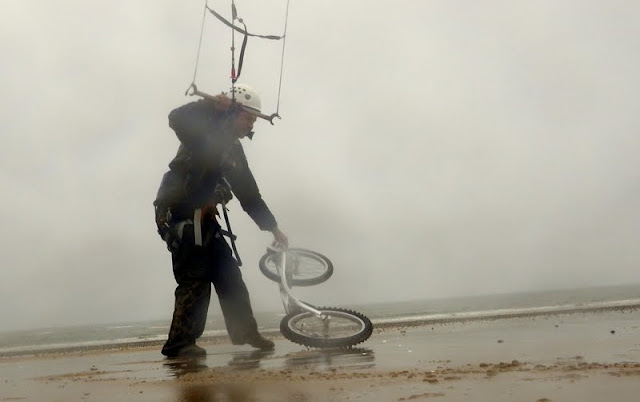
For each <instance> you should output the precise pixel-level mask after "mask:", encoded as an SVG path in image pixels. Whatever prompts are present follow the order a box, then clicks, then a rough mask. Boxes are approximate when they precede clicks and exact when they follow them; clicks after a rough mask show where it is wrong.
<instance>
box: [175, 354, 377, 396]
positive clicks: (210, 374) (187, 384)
mask: <svg viewBox="0 0 640 402" xmlns="http://www.w3.org/2000/svg"><path fill="white" fill-rule="evenodd" d="M374 365H375V355H374V353H373V350H371V349H366V348H351V349H312V350H301V351H298V352H293V353H288V354H286V355H276V354H275V352H274V351H272V350H270V351H261V350H255V351H250V352H236V353H233V354H232V358H231V360H229V362H228V363H227V366H226V367H224V366H222V367H221V366H218V367H209V366H207V364H206V357H200V358H183V359H168V360H166V361H165V363H164V366H165V367H166V368H167V370H168V372H169V374H170V375H171V376H173V377H175V378H176V379H179V380H180V381H179V382H181V383H182V386H181V387H180V388H179V395H178V400H179V401H185V402H190V401H220V400H229V401H236V400H254V399H255V398H256V397H258V396H260V398H264V397H267V396H269V395H270V396H273V397H274V398H276V399H273V400H296V401H305V400H308V396H309V395H306V393H305V392H301V390H300V389H296V388H295V387H282V385H280V386H278V387H275V388H274V387H272V386H270V385H269V383H270V380H274V379H275V378H276V377H278V375H276V377H274V376H273V375H274V374H277V373H280V376H281V379H283V380H291V376H292V375H295V374H293V373H295V372H296V371H307V370H314V371H315V372H318V374H319V372H323V371H327V372H328V371H334V370H335V369H366V368H371V367H373V366H374ZM283 366H284V370H277V371H274V372H273V373H271V371H272V370H269V369H270V368H278V367H279V368H282V367H283ZM265 370H266V371H265ZM234 373H236V374H234ZM282 373H284V374H282ZM187 374H189V375H187ZM203 382H204V384H203ZM267 399H268V398H267Z"/></svg>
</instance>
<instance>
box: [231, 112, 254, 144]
mask: <svg viewBox="0 0 640 402" xmlns="http://www.w3.org/2000/svg"><path fill="white" fill-rule="evenodd" d="M255 122H256V116H255V115H254V114H251V113H249V112H247V111H244V110H243V111H241V112H240V113H238V115H237V116H236V121H235V129H236V133H237V135H238V138H244V137H246V136H247V134H249V132H251V130H253V123H255Z"/></svg>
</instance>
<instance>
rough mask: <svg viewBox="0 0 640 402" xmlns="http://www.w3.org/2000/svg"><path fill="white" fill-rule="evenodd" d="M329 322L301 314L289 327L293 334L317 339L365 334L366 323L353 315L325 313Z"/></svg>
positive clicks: (308, 313) (308, 314)
mask: <svg viewBox="0 0 640 402" xmlns="http://www.w3.org/2000/svg"><path fill="white" fill-rule="evenodd" d="M321 311H322V314H323V315H326V316H328V317H329V320H328V321H327V320H323V319H322V318H319V317H317V316H316V315H314V314H313V313H310V312H305V313H301V314H299V315H297V316H295V317H293V318H291V319H290V320H289V322H288V323H287V326H288V327H289V329H290V330H291V331H292V332H295V333H297V334H299V335H302V336H305V337H311V338H317V339H343V338H348V337H351V336H354V335H357V334H359V333H361V332H363V331H364V330H365V328H366V324H365V322H364V321H363V320H362V319H361V318H360V317H357V316H355V315H353V314H349V313H343V312H340V311H324V310H321Z"/></svg>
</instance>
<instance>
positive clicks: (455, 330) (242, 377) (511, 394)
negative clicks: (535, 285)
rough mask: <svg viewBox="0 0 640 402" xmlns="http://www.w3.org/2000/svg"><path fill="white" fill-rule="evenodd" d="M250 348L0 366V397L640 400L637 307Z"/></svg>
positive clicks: (20, 360) (210, 345)
mask: <svg viewBox="0 0 640 402" xmlns="http://www.w3.org/2000/svg"><path fill="white" fill-rule="evenodd" d="M275 342H276V349H275V350H274V351H270V352H261V351H254V350H253V349H251V348H250V347H248V346H233V345H231V344H229V343H228V342H226V341H225V340H224V339H212V340H208V341H206V342H202V343H201V346H204V347H205V348H206V349H207V351H208V355H207V356H206V357H205V358H201V359H182V360H181V359H176V360H168V359H165V358H164V357H163V356H162V355H160V353H159V347H158V346H157V345H150V346H149V345H147V346H140V345H138V346H136V347H128V348H125V347H119V348H118V349H114V350H84V351H75V352H66V353H57V354H56V353H50V354H43V355H39V356H12V357H4V358H1V359H0V401H18V400H29V401H31V400H33V401H70V400H94V401H113V400H134V401H218V400H224V401H235V400H238V401H245V400H246V401H326V400H340V401H341V400H361V401H410V400H431V399H436V400H438V399H439V400H446V401H449V400H454V401H604V400H606V401H630V400H637V398H638V395H640V310H638V309H623V310H622V311H599V312H594V311H591V312H586V313H571V314H555V315H533V316H530V317H515V318H508V319H500V320H496V319H490V320H474V321H469V322H452V323H438V324H425V323H423V324H422V325H416V323H404V324H403V323H397V324H395V325H393V326H384V327H383V326H380V328H377V329H376V330H374V334H373V335H372V337H371V338H370V339H369V340H368V341H366V342H365V343H363V344H361V345H359V347H356V348H353V349H347V350H313V349H312V350H307V349H306V348H305V347H303V346H300V345H296V344H293V343H291V342H289V341H288V340H286V339H283V338H281V337H276V339H275Z"/></svg>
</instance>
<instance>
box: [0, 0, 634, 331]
mask: <svg viewBox="0 0 640 402" xmlns="http://www.w3.org/2000/svg"><path fill="white" fill-rule="evenodd" d="M217 3H220V2H215V3H214V4H212V6H213V7H215V8H217V9H220V10H221V12H222V13H223V14H224V15H228V13H229V10H227V9H226V8H225V7H222V6H221V5H220V4H217ZM236 3H237V6H238V11H239V14H240V16H241V17H243V18H244V20H245V22H246V23H247V26H248V28H249V31H252V32H257V33H270V34H280V33H281V32H282V28H283V25H284V13H285V6H286V2H285V1H276V0H272V1H268V2H264V1H262V2H260V1H257V0H251V1H249V0H245V1H237V2H236ZM202 5H203V4H202V3H201V2H184V1H175V0H174V1H169V0H166V1H150V0H146V1H145V0H143V1H137V2H135V3H132V2H125V1H123V0H110V1H106V0H101V1H94V2H91V4H88V3H86V2H82V1H80V0H69V1H66V2H56V3H51V2H35V3H34V2H18V1H9V2H7V4H4V5H3V6H4V7H3V13H2V15H1V16H0V20H1V23H0V33H1V35H0V49H1V51H2V55H3V60H4V62H3V63H2V64H1V65H0V72H1V75H0V77H2V78H1V80H2V96H1V97H0V102H1V107H0V122H1V123H0V124H1V125H2V138H3V146H2V147H0V189H1V191H2V194H3V201H2V206H3V208H1V210H0V219H1V221H2V222H3V223H4V230H3V231H2V234H0V236H1V244H2V251H3V253H2V254H3V264H2V266H3V269H2V270H0V316H2V317H3V318H4V320H3V325H2V326H1V327H0V328H1V329H3V330H11V329H20V328H35V327H45V326H59V325H80V324H87V323H99V322H126V321H136V320H145V319H162V318H167V319H169V317H170V314H171V312H172V308H173V290H174V287H175V283H174V280H173V276H172V272H171V261H170V255H169V252H168V251H167V250H166V247H165V246H164V244H163V243H162V241H161V240H160V238H159V236H158V235H157V233H156V229H155V223H154V220H153V207H152V202H153V199H154V198H155V193H156V190H157V188H158V185H159V183H160V179H161V177H162V174H163V173H164V172H165V171H166V170H167V164H168V163H169V161H170V160H171V158H172V157H173V155H174V154H175V152H176V149H177V146H178V140H177V138H176V137H175V135H174V133H173V132H172V131H171V130H170V128H169V127H168V125H167V114H168V113H169V112H170V111H171V110H172V109H173V108H175V107H177V106H180V105H182V104H184V103H186V102H189V101H193V100H195V98H193V97H187V96H185V95H184V91H185V90H186V89H187V87H188V86H189V84H190V82H191V80H192V78H193V76H194V70H195V61H196V55H197V49H198V39H199V36H200V28H201V26H200V23H201V19H202V11H203V10H202ZM639 13H640V5H638V4H635V3H632V2H625V1H610V2H606V3H604V2H595V1H586V2H585V1H577V0H565V1H560V2H557V1H538V2H535V3H526V4H525V3H514V2H509V1H505V0H491V1H485V2H482V4H480V3H477V4H476V3H469V2H459V1H453V2H452V1H430V2H414V1H409V0H404V1H394V2H391V1H378V2H375V4H372V3H371V2H366V1H364V0H358V1H350V2H346V3H345V2H338V1H333V0H330V1H324V2H322V3H313V4H308V3H304V2H297V1H292V2H291V5H290V10H289V21H288V37H287V42H286V53H285V59H284V72H283V81H282V88H281V97H280V100H279V102H280V103H279V113H280V115H281V116H282V120H276V121H275V125H273V126H271V125H269V124H268V122H265V121H259V122H258V123H257V124H256V127H255V131H256V135H255V137H254V139H253V141H246V140H245V142H244V147H245V152H246V153H247V156H248V159H249V164H250V166H251V169H252V171H253V173H254V175H255V176H256V180H257V182H258V185H259V186H260V189H261V193H262V195H263V197H264V199H265V200H266V202H267V204H268V205H269V207H270V209H271V210H272V212H273V213H274V215H275V216H276V218H277V220H278V222H279V226H280V228H281V229H282V230H283V231H284V232H285V233H287V235H288V236H289V239H290V242H291V245H292V246H295V247H303V248H309V249H313V250H316V251H318V252H321V253H323V254H325V255H326V256H328V257H329V258H330V259H331V260H332V261H333V263H334V265H335V273H334V275H333V277H332V278H331V279H330V280H329V281H328V282H327V283H325V284H322V285H319V286H318V287H316V288H314V289H304V290H302V289H301V290H300V292H301V293H300V294H301V295H302V296H303V298H305V299H306V298H308V300H309V301H310V302H317V303H320V304H323V305H336V306H349V305H351V304H365V303H373V302H387V301H389V302H392V301H402V300H414V299H428V298H438V297H455V296H467V295H480V294H493V293H508V292H523V291H530V290H545V289H563V288H579V287H586V286H599V285H614V284H624V283H638V282H640V277H639V274H638V272H639V271H638V269H637V268H638V264H639V263H640V248H638V247H637V239H638V229H637V228H638V227H640V209H639V208H638V206H639V202H640V170H639V169H638V168H637V162H634V161H636V158H637V155H638V154H640V139H639V137H638V128H639V127H640V115H639V114H638V113H637V110H636V109H637V105H638V104H640V102H639V101H640V76H639V75H638V74H637V72H638V71H640V57H639V56H638V52H637V49H638V48H640V27H639V26H638V24H637V23H636V20H637V18H635V17H636V16H637V15H638V14H639ZM230 36H231V35H230V32H229V29H228V28H226V27H225V26H223V25H222V24H220V23H219V22H218V21H217V20H215V19H213V18H211V16H207V19H206V20H205V29H204V34H203V44H202V46H203V47H202V51H201V56H200V60H199V63H198V69H197V71H196V73H197V74H196V82H197V84H198V87H199V88H200V89H202V90H204V91H206V92H209V93H214V94H215V93H218V92H220V91H226V90H227V89H228V87H229V85H230V83H229V79H228V76H229V70H230V57H231V53H230V51H229V47H230ZM236 39H238V38H236ZM280 50H281V47H280V44H279V43H269V42H265V41H261V40H258V39H254V38H252V39H250V40H249V44H248V47H247V51H246V56H245V61H244V67H243V72H242V77H241V81H242V82H245V83H249V84H250V85H252V86H253V87H255V88H256V89H257V90H259V91H260V92H261V94H262V98H263V107H264V108H265V112H267V114H270V113H272V112H274V111H275V109H276V105H277V103H278V98H277V94H278V84H279V82H278V79H279V73H280V55H281V54H280ZM229 207H230V215H231V220H232V226H233V229H234V232H235V233H236V234H238V236H239V239H238V243H237V244H238V247H239V251H240V255H241V257H242V259H243V261H244V266H243V268H242V270H243V271H242V272H243V275H244V278H245V281H246V283H247V286H248V288H249V290H250V293H251V297H252V302H253V305H254V309H255V310H278V309H280V308H282V307H281V302H280V298H279V295H278V291H277V286H276V285H275V284H274V283H272V282H270V281H269V280H267V279H266V278H264V277H263V276H262V274H261V273H260V272H259V270H258V260H259V258H260V257H261V256H262V254H263V253H264V252H265V250H266V246H267V245H268V244H269V243H270V242H271V240H272V238H271V235H270V234H269V233H266V232H260V231H259V229H258V228H257V226H256V225H255V224H254V223H253V221H251V219H250V218H249V217H248V216H247V215H246V214H245V213H244V212H243V211H242V209H241V207H240V205H239V204H238V203H237V201H235V200H234V201H233V202H232V203H231V204H230V206H229Z"/></svg>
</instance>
